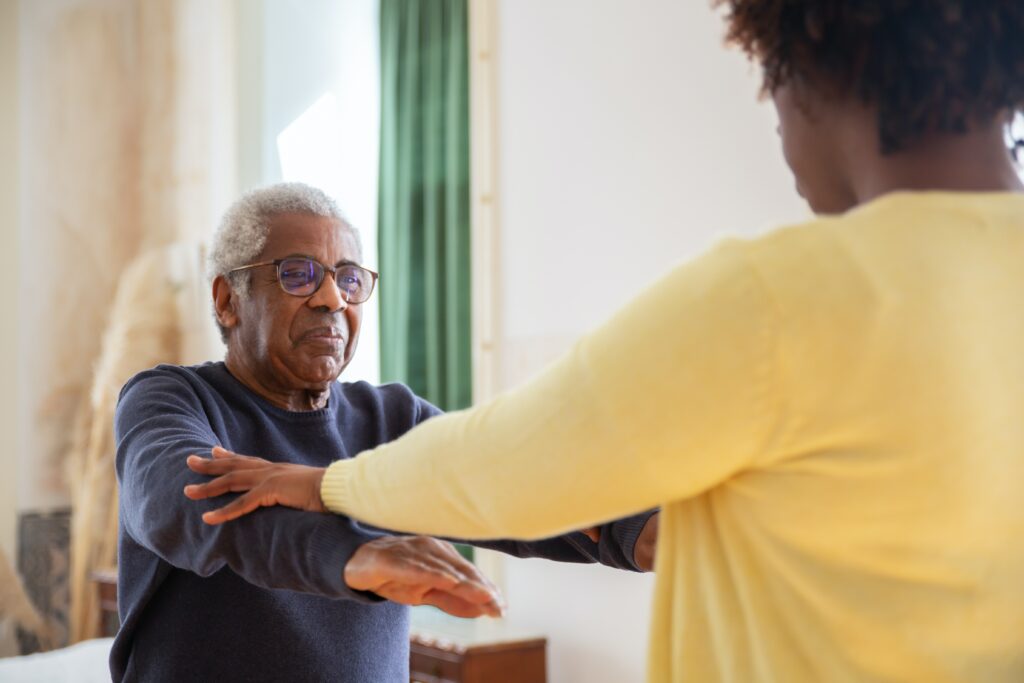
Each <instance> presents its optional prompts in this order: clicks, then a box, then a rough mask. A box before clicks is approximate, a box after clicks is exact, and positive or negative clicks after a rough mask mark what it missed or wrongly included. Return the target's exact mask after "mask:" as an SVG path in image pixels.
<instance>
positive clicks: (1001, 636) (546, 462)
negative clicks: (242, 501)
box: [322, 193, 1024, 683]
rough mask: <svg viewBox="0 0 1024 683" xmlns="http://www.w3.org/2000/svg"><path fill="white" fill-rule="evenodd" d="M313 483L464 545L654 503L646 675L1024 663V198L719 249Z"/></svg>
mask: <svg viewBox="0 0 1024 683" xmlns="http://www.w3.org/2000/svg"><path fill="white" fill-rule="evenodd" d="M322 495H323V498H324V501H325V503H326V504H327V506H328V507H329V508H330V509H332V510H335V511H337V512H339V513H344V514H349V515H352V516H353V517H356V518H359V519H363V520H366V521H368V522H370V523H373V524H375V525H378V526H381V527H385V528H393V529H404V530H409V531H414V532H420V533H429V534H444V535H451V536H461V537H470V538H493V537H508V536H512V537H522V538H538V537H544V536H549V535H552V534H556V533H560V532H564V531H567V530H570V529H574V528H580V527H584V526H588V525H591V524H593V523H594V522H597V521H599V520H606V519H610V518H614V517H619V516H623V515H626V514H628V513H633V512H637V511H639V510H642V509H644V508H647V507H650V506H655V505H661V506H662V507H663V513H662V521H661V531H660V536H659V539H658V555H657V558H658V559H657V567H656V571H657V588H656V591H655V599H654V606H653V624H652V630H651V646H650V669H649V680H651V681H657V682H661V681H700V682H703V681H740V682H744V683H746V682H751V681H759V682H761V681H779V682H783V683H789V682H793V681H797V682H799V681H829V682H842V681H883V680H884V681H929V682H941V681H1024V197H1021V196H1017V195H1011V194H954V193H897V194H892V195H889V196H886V197H883V198H882V199H879V200H877V201H875V202H872V203H870V204H868V205H866V206H863V207H861V208H859V209H857V210H854V211H852V212H850V213H848V214H846V215H844V216H841V217H836V218H826V219H820V220H816V221H813V222H811V223H808V224H806V225H800V226H796V227H790V228H785V229H781V230H778V231H775V232H774V233H771V234H769V235H767V236H765V237H762V238H759V239H756V240H751V241H729V242H727V243H725V244H722V245H721V246H719V247H718V248H716V249H714V250H713V251H711V252H710V253H708V254H707V255H705V256H704V257H702V258H700V259H698V260H696V261H693V262H691V263H689V264H686V265H684V266H681V267H679V268H677V269H676V270H674V271H673V272H672V273H670V274H669V275H668V276H667V277H665V278H664V279H663V280H661V281H660V282H659V283H657V284H656V285H654V286H653V287H652V288H650V289H649V290H648V291H647V292H646V293H644V294H642V295H641V296H640V297H638V298H637V299H636V300H635V301H633V302H632V303H631V304H630V305H628V306H626V307H625V309H624V310H622V311H621V312H619V313H618V314H617V315H615V316H614V317H613V318H612V319H611V320H610V321H609V322H608V323H607V324H605V325H604V326H603V327H601V328H600V329H598V330H596V331H595V332H593V333H592V334H590V335H588V336H586V337H585V338H583V339H582V340H581V341H580V342H579V343H578V344H577V345H576V346H575V348H574V349H573V350H572V351H571V352H570V353H569V354H567V355H566V356H565V357H564V358H562V359H561V360H560V361H559V362H557V363H555V364H554V365H553V366H552V367H550V368H548V369H547V370H546V371H545V372H543V373H542V374H540V375H539V376H538V377H536V378H535V379H533V380H532V381H530V382H528V383H527V384H525V385H524V386H522V387H521V388H519V389H517V390H515V391H512V392H509V393H507V394H505V395H503V396H501V397H499V398H497V399H496V400H494V401H491V402H490V403H487V404H485V405H482V406H480V407H477V408H474V409H471V410H467V411H463V412H460V413H455V414H451V415H448V416H445V417H441V418H437V419H434V420H431V421H430V422H428V423H426V424H425V425H423V426H422V427H420V428H417V429H415V430H414V431H413V432H411V433H409V434H408V435H406V436H405V437H403V438H402V439H400V440H398V441H397V442H394V443H392V444H389V445H386V446H382V447H380V448H377V449H376V450H374V451H371V452H369V453H366V454H363V455H361V456H359V457H357V458H355V459H353V460H348V461H339V462H337V463H335V464H334V465H332V466H331V467H330V468H329V469H328V472H327V475H326V476H325V478H324V483H323V488H322Z"/></svg>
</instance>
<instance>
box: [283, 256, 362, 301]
mask: <svg viewBox="0 0 1024 683" xmlns="http://www.w3.org/2000/svg"><path fill="white" fill-rule="evenodd" d="M277 272H278V278H279V279H280V281H281V287H282V289H284V291H286V292H288V293H289V294H292V295H294V296H310V295H312V294H313V293H314V292H316V291H317V290H318V289H319V288H320V283H321V282H323V279H324V267H323V266H322V265H321V264H320V263H318V262H317V261H314V260H312V259H307V258H287V259H284V260H283V261H281V263H280V265H279V266H278V271H277ZM334 279H335V282H337V283H338V289H340V290H341V292H342V294H343V295H345V300H346V301H348V302H349V303H353V304H358V303H363V302H364V301H366V300H367V299H369V298H370V294H371V293H372V292H373V274H372V273H370V271H368V270H366V269H365V268H361V267H359V266H356V265H351V264H346V265H342V266H338V268H337V270H336V271H335V273H334Z"/></svg>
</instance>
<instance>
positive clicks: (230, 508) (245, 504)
mask: <svg viewBox="0 0 1024 683" xmlns="http://www.w3.org/2000/svg"><path fill="white" fill-rule="evenodd" d="M264 505H273V503H269V504H268V503H264V502H263V501H262V500H261V498H260V495H259V493H258V492H257V491H250V492H249V493H246V494H245V495H241V496H239V497H238V498H235V499H234V500H233V501H231V502H230V503H228V504H227V505H225V506H224V507H222V508H217V509H216V510H210V511H209V512H204V513H203V521H204V522H206V523H207V524H211V525H216V524H223V523H224V522H230V521H231V520H233V519H238V518H239V517H241V516H243V515H247V514H249V513H250V512H252V511H253V510H256V509H257V508H260V507H263V506H264Z"/></svg>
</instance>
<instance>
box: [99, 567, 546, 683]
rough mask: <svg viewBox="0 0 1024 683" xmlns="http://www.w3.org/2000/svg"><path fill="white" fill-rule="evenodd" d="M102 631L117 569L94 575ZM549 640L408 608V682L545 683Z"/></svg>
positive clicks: (110, 611) (111, 610)
mask: <svg viewBox="0 0 1024 683" xmlns="http://www.w3.org/2000/svg"><path fill="white" fill-rule="evenodd" d="M92 579H93V581H95V582H96V586H97V590H98V591H99V598H100V633H101V634H102V635H104V636H113V635H114V634H115V633H117V626H118V617H117V572H116V571H114V570H108V571H98V572H93V574H92ZM546 648H547V640H546V639H544V638H542V637H540V636H537V635H531V634H529V633H524V632H521V631H516V630H514V629H511V628H509V627H508V626H507V625H506V624H504V623H502V622H498V621H492V620H490V619H457V618H455V617H450V616H448V615H447V614H445V613H443V612H441V611H440V610H437V609H434V608H433V607H414V608H413V609H412V628H411V630H410V640H409V680H410V682H411V683H546V682H547V660H546Z"/></svg>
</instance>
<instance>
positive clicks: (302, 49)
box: [238, 0, 380, 382]
mask: <svg viewBox="0 0 1024 683" xmlns="http://www.w3.org/2000/svg"><path fill="white" fill-rule="evenodd" d="M377 7H378V3H377V0H341V1H339V0H260V1H259V2H248V1H246V2H240V3H239V5H238V8H239V46H240V55H239V57H240V59H239V65H240V66H239V71H240V73H239V76H240V90H239V98H240V105H241V106H240V111H241V113H242V115H241V120H240V122H239V134H240V140H239V165H240V177H241V179H242V186H243V189H250V188H252V187H255V186H259V185H265V184H268V183H273V182H279V181H281V180H290V181H291V180H296V181H302V182H307V183H310V184H311V185H315V186H317V187H320V188H322V189H323V190H325V191H326V192H327V193H328V194H330V195H332V196H333V197H334V198H335V199H336V200H337V201H338V204H339V206H340V207H341V210H342V212H343V213H344V214H345V215H346V217H347V218H348V219H349V220H350V221H351V222H352V223H353V224H354V225H355V226H356V227H357V228H359V230H360V232H361V233H362V238H363V252H364V253H363V261H364V263H365V264H366V265H368V266H369V267H370V268H374V269H376V263H377V170H378V156H379V142H378V140H379V130H380V56H379V47H378V43H379V38H378V36H379V28H378V9H377ZM378 301H379V297H376V296H375V297H374V298H373V299H371V300H370V303H368V304H367V305H366V306H364V318H363V327H362V332H361V333H360V341H359V351H358V353H357V354H356V357H355V359H354V360H353V361H352V364H351V365H350V366H349V367H348V368H347V369H346V371H345V374H344V375H343V376H342V379H343V380H355V379H365V380H367V381H370V382H377V381H378V380H379V377H380V350H379V332H378V330H379V322H378V320H379V317H378V312H377V302H378Z"/></svg>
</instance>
